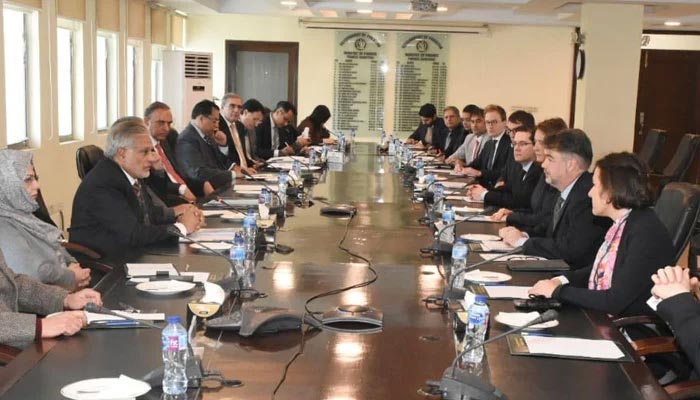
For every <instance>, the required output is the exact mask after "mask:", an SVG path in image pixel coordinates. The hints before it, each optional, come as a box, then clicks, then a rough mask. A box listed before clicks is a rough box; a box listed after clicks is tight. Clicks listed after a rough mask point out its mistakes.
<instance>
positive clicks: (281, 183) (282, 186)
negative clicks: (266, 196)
mask: <svg viewBox="0 0 700 400" xmlns="http://www.w3.org/2000/svg"><path fill="white" fill-rule="evenodd" d="M277 188H278V191H277V194H279V195H280V201H281V202H282V204H280V206H282V207H284V206H285V205H286V204H287V174H286V173H285V172H284V171H280V175H279V177H278V178H277Z"/></svg>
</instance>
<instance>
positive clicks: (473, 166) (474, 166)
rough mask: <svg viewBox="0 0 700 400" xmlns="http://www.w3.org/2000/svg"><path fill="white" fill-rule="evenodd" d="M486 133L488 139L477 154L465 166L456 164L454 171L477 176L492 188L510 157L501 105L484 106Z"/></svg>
mask: <svg viewBox="0 0 700 400" xmlns="http://www.w3.org/2000/svg"><path fill="white" fill-rule="evenodd" d="M484 119H485V122H486V133H488V137H489V140H488V141H487V142H486V144H484V149H483V150H482V151H481V153H480V154H479V156H478V157H477V158H476V160H474V161H473V162H472V163H470V164H468V166H467V167H465V168H462V167H461V165H459V164H457V166H456V167H455V171H456V172H458V173H461V174H462V175H467V176H473V177H477V178H479V181H480V183H481V185H482V186H483V187H485V188H487V189H490V188H493V187H494V185H495V184H496V182H497V181H498V179H499V178H500V176H501V174H502V173H503V170H504V168H505V167H506V164H507V162H508V158H509V157H511V152H512V151H513V149H512V148H511V147H510V142H511V140H510V136H508V135H506V111H505V110H504V109H503V107H501V106H497V105H494V104H490V105H488V106H486V108H484Z"/></svg>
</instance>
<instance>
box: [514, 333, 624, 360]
mask: <svg viewBox="0 0 700 400" xmlns="http://www.w3.org/2000/svg"><path fill="white" fill-rule="evenodd" d="M523 338H524V339H525V343H527V348H528V350H529V351H530V354H551V355H559V356H569V357H587V358H604V359H608V360H617V359H620V358H623V357H624V356H625V355H624V353H622V351H620V349H619V348H618V347H617V345H616V344H615V342H613V341H610V340H594V339H578V338H562V337H545V336H523Z"/></svg>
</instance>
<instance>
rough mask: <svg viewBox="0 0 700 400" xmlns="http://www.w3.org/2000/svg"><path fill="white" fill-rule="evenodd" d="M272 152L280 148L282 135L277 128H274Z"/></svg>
mask: <svg viewBox="0 0 700 400" xmlns="http://www.w3.org/2000/svg"><path fill="white" fill-rule="evenodd" d="M271 130H272V150H277V149H279V147H280V135H279V130H278V129H277V127H276V126H274V125H273V126H272V129H271Z"/></svg>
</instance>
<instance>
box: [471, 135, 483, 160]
mask: <svg viewBox="0 0 700 400" xmlns="http://www.w3.org/2000/svg"><path fill="white" fill-rule="evenodd" d="M474 141H475V142H476V143H475V144H474V153H473V154H472V159H471V160H470V161H469V162H470V163H471V162H472V161H474V160H476V158H477V157H479V147H480V146H481V141H480V140H479V139H478V138H477V139H474Z"/></svg>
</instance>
